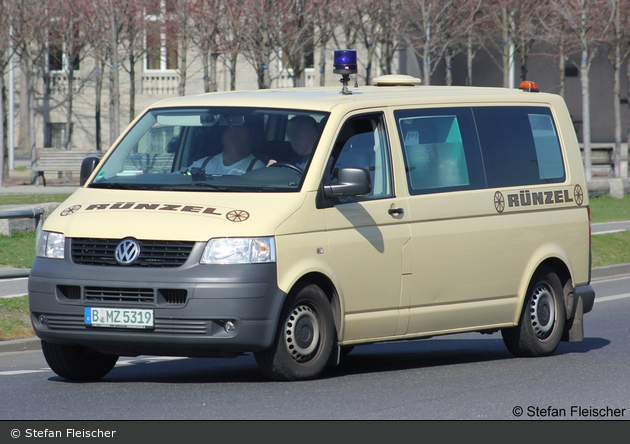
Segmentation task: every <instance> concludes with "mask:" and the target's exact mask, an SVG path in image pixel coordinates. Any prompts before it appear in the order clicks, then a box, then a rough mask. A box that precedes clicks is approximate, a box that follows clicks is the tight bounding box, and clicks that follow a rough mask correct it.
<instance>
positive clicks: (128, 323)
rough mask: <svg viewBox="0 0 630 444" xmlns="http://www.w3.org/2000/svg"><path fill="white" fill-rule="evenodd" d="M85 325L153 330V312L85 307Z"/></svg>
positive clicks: (136, 309) (134, 309)
mask: <svg viewBox="0 0 630 444" xmlns="http://www.w3.org/2000/svg"><path fill="white" fill-rule="evenodd" d="M85 324H86V325H91V326H93V327H116V328H152V327H153V310H143V309H138V308H103V307H85Z"/></svg>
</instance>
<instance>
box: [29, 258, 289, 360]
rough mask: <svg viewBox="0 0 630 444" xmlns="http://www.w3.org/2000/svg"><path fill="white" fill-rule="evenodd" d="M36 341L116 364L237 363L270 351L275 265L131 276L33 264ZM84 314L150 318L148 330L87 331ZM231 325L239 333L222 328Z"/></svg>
mask: <svg viewBox="0 0 630 444" xmlns="http://www.w3.org/2000/svg"><path fill="white" fill-rule="evenodd" d="M28 292H29V304H30V310H31V321H32V323H33V328H34V330H35V333H36V334H37V336H38V337H39V338H41V339H43V340H46V341H49V342H55V343H63V344H73V345H83V346H85V347H88V348H91V349H94V350H98V351H100V352H103V353H108V354H115V355H121V356H137V355H167V356H190V357H211V356H235V355H238V354H241V353H246V352H253V351H258V350H264V349H266V348H269V347H270V346H271V344H272V342H273V339H274V336H275V332H276V328H277V325H278V318H279V315H280V311H281V308H282V304H283V303H284V300H285V297H286V294H285V293H284V292H283V291H281V290H280V289H278V287H277V279H276V265H275V264H251V265H199V264H192V265H184V266H182V267H177V268H168V269H165V268H131V267H112V266H87V265H76V264H73V263H72V262H71V261H70V260H69V259H65V260H55V259H43V258H37V259H36V260H35V262H34V263H33V267H32V268H31V274H30V277H29V282H28ZM85 307H105V308H110V307H111V308H123V309H124V308H141V309H152V310H153V311H154V318H155V325H154V327H153V328H151V329H133V328H110V327H92V326H88V325H86V324H85V320H84V310H85ZM227 321H231V322H232V324H233V325H235V327H236V328H234V330H233V331H229V332H228V331H227V330H226V329H225V328H224V327H225V324H226V322H227Z"/></svg>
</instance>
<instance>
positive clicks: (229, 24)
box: [219, 2, 246, 91]
mask: <svg viewBox="0 0 630 444" xmlns="http://www.w3.org/2000/svg"><path fill="white" fill-rule="evenodd" d="M245 16H246V8H245V5H243V3H242V2H226V3H225V10H224V15H223V16H222V17H221V22H220V25H219V26H220V32H219V36H220V46H221V48H222V50H223V52H224V54H225V61H226V62H227V63H228V69H229V70H230V90H232V91H234V90H235V89H236V65H237V62H238V55H239V53H240V51H241V46H242V34H243V28H244V24H245Z"/></svg>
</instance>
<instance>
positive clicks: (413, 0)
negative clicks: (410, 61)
mask: <svg viewBox="0 0 630 444" xmlns="http://www.w3.org/2000/svg"><path fill="white" fill-rule="evenodd" d="M407 1H408V3H409V7H408V8H407V12H408V15H407V17H408V19H409V21H410V25H409V26H410V31H411V32H410V33H409V34H408V35H409V37H408V38H409V41H410V44H411V46H412V47H413V48H414V51H415V53H416V55H417V56H418V58H419V59H420V60H422V71H423V73H422V76H423V82H424V84H425V85H430V84H431V74H433V72H434V71H435V69H436V67H437V64H438V62H439V61H440V60H441V59H442V57H443V56H444V53H445V51H446V50H447V48H448V46H449V44H450V41H451V39H452V35H451V32H452V31H453V30H452V29H451V28H450V25H451V16H452V13H453V10H452V5H453V4H452V1H451V0H407Z"/></svg>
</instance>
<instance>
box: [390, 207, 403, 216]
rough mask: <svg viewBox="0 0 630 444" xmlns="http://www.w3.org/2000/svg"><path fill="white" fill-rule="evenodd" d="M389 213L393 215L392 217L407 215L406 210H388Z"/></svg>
mask: <svg viewBox="0 0 630 444" xmlns="http://www.w3.org/2000/svg"><path fill="white" fill-rule="evenodd" d="M387 212H388V213H389V214H391V215H392V216H399V215H402V214H404V213H405V210H404V209H402V208H390V209H389V210H387Z"/></svg>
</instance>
